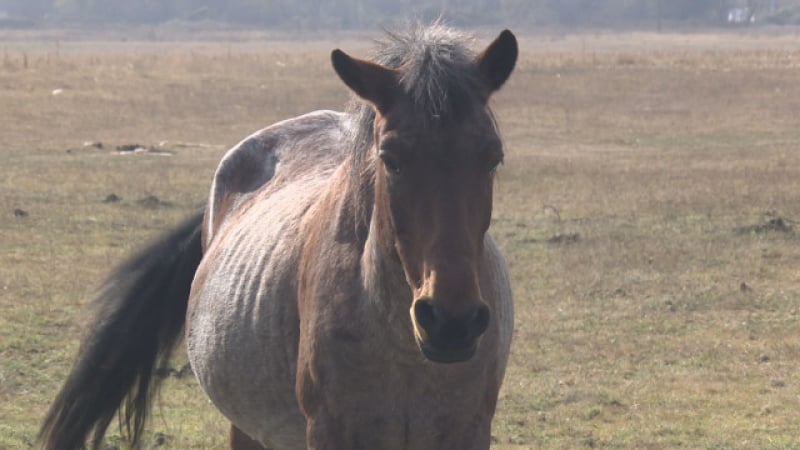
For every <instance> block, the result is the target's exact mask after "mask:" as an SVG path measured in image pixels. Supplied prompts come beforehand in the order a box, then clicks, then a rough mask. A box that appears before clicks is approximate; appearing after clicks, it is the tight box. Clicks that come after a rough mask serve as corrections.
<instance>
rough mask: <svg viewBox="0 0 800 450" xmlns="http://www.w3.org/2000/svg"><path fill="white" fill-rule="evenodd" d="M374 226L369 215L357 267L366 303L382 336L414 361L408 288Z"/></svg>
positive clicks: (415, 351) (414, 352) (398, 264)
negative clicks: (362, 251)
mask: <svg viewBox="0 0 800 450" xmlns="http://www.w3.org/2000/svg"><path fill="white" fill-rule="evenodd" d="M377 227H378V225H377V224H376V221H375V217H374V215H373V218H372V220H371V221H370V229H369V235H368V237H367V241H366V243H365V245H364V253H363V255H362V264H361V270H362V280H363V283H364V292H365V296H366V302H367V303H368V304H369V306H370V310H371V311H373V312H374V314H375V315H376V317H375V319H376V321H375V323H377V324H380V326H381V330H382V333H384V335H385V336H387V337H389V338H391V339H392V340H394V341H395V344H397V345H399V346H401V347H404V348H406V349H407V350H409V352H410V356H411V357H414V358H417V357H418V356H419V351H418V349H417V347H416V344H415V342H414V334H413V328H412V325H411V316H410V310H411V302H412V292H411V288H410V287H409V285H408V282H407V281H406V278H405V272H404V271H403V267H402V265H401V264H400V260H399V258H398V256H397V254H396V253H394V252H393V251H392V252H389V253H387V251H386V250H385V249H384V248H383V246H381V244H380V242H379V239H378V233H377Z"/></svg>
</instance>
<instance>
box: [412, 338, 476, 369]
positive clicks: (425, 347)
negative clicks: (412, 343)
mask: <svg viewBox="0 0 800 450" xmlns="http://www.w3.org/2000/svg"><path fill="white" fill-rule="evenodd" d="M419 349H420V350H421V351H422V354H423V355H425V358H427V359H428V360H430V361H432V362H435V363H441V364H453V363H459V362H465V361H469V360H470V359H472V357H473V356H475V351H476V350H477V349H478V345H477V343H472V344H471V345H468V346H466V347H463V348H457V349H453V348H448V349H442V348H439V347H436V346H434V345H432V344H431V343H430V342H420V343H419Z"/></svg>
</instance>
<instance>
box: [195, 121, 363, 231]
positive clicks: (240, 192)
mask: <svg viewBox="0 0 800 450" xmlns="http://www.w3.org/2000/svg"><path fill="white" fill-rule="evenodd" d="M348 126H349V121H348V120H347V116H346V115H345V114H343V113H339V112H335V111H315V112H312V113H308V114H305V115H302V116H298V117H295V118H292V119H287V120H284V121H281V122H278V123H275V124H273V125H270V126H268V127H266V128H264V129H262V130H259V131H257V132H255V133H253V134H252V135H250V136H248V137H246V138H245V139H244V140H242V141H241V142H239V143H238V144H236V145H235V146H234V147H233V148H231V149H230V150H228V152H227V153H226V154H225V155H224V156H223V158H222V160H221V161H220V163H219V165H218V166H217V169H216V172H215V174H214V178H213V181H212V184H211V192H210V195H209V200H208V208H207V209H206V217H205V224H204V229H203V234H204V240H203V241H204V244H205V245H206V246H208V244H209V242H210V241H211V239H212V238H213V236H214V235H215V234H216V233H217V232H218V231H219V229H220V227H221V225H222V224H223V222H224V221H225V219H226V218H227V217H228V216H229V215H230V214H231V212H233V211H235V210H237V208H239V207H240V206H241V205H242V204H243V203H245V201H246V200H248V199H249V198H251V197H252V196H253V195H254V194H255V193H256V192H258V191H260V190H261V189H262V188H264V187H265V186H267V185H268V184H270V181H273V183H274V180H275V179H276V178H278V177H277V175H281V176H280V179H281V180H282V181H283V182H290V181H291V180H292V179H295V178H297V177H300V176H302V175H303V174H304V173H306V172H308V171H310V170H313V169H318V168H319V167H320V166H330V165H335V164H338V163H339V162H341V160H342V159H343V158H344V154H345V152H344V150H345V146H344V145H343V139H344V138H345V135H346V128H347V127H348Z"/></svg>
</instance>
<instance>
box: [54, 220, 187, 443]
mask: <svg viewBox="0 0 800 450" xmlns="http://www.w3.org/2000/svg"><path fill="white" fill-rule="evenodd" d="M202 220H203V216H202V214H197V215H195V216H193V217H191V218H190V219H189V220H187V221H186V222H184V223H182V224H181V225H180V226H178V227H176V228H175V229H174V230H172V231H170V232H169V233H167V234H165V235H164V236H163V237H162V238H161V239H160V240H158V241H157V242H154V243H153V244H152V245H150V246H149V247H147V248H146V249H144V251H142V252H141V253H139V254H138V255H136V256H134V257H133V258H131V259H129V260H128V261H126V262H125V263H123V264H122V265H121V266H120V267H119V268H117V269H116V270H115V271H114V272H113V273H112V274H111V276H110V277H109V279H108V280H107V281H106V283H105V284H104V286H103V288H102V289H101V291H100V293H99V294H98V296H97V299H96V300H95V302H96V307H97V313H96V316H95V317H94V322H93V324H92V325H91V329H90V330H89V331H88V333H87V335H86V337H85V338H84V340H83V342H82V343H81V349H80V352H79V354H78V357H77V360H76V361H75V365H74V366H73V368H72V372H71V373H70V374H69V377H68V378H67V381H66V382H65V383H64V386H63V387H62V388H61V391H60V392H59V393H58V396H57V397H56V399H55V401H54V402H53V404H52V406H51V407H50V411H49V412H48V413H47V417H46V418H45V419H44V423H43V424H42V428H41V431H40V432H39V439H40V442H41V443H42V448H43V449H45V450H73V449H83V448H85V447H86V445H87V438H89V435H92V437H91V442H90V444H89V445H90V447H91V448H93V449H97V448H99V447H100V445H101V443H102V440H103V436H104V435H105V432H106V428H108V425H109V423H110V422H111V421H112V420H113V418H114V416H116V414H117V411H118V410H119V411H120V420H121V423H122V424H124V427H123V428H124V430H123V431H124V432H126V433H127V437H128V439H129V440H130V444H131V446H132V447H136V444H137V443H138V441H139V439H140V437H141V435H142V432H143V430H144V423H145V419H146V417H147V413H148V409H149V406H150V402H151V399H152V398H153V395H154V394H155V392H156V390H157V388H158V380H157V379H156V380H155V382H154V381H153V372H154V371H155V370H156V369H157V368H158V367H160V366H161V365H162V364H164V363H166V362H167V360H168V359H169V356H170V354H171V352H172V350H173V348H174V347H175V345H176V344H177V343H178V342H179V341H180V335H181V331H182V330H183V324H184V321H185V315H186V306H187V304H188V299H189V290H190V288H191V284H192V280H193V278H194V273H195V271H196V270H197V266H198V265H199V264H200V258H201V257H202V249H201V242H200V228H201V224H202Z"/></svg>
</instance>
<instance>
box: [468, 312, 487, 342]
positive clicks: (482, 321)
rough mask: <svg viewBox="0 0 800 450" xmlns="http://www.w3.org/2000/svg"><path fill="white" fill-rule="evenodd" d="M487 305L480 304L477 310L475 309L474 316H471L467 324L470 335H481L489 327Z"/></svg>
mask: <svg viewBox="0 0 800 450" xmlns="http://www.w3.org/2000/svg"><path fill="white" fill-rule="evenodd" d="M489 316H490V314H489V307H488V306H486V305H481V306H479V307H478V310H477V311H475V316H474V317H473V318H472V321H470V323H469V324H468V325H467V328H468V330H469V335H470V336H471V337H478V336H480V335H482V334H483V333H484V332H485V331H486V329H487V328H489Z"/></svg>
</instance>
